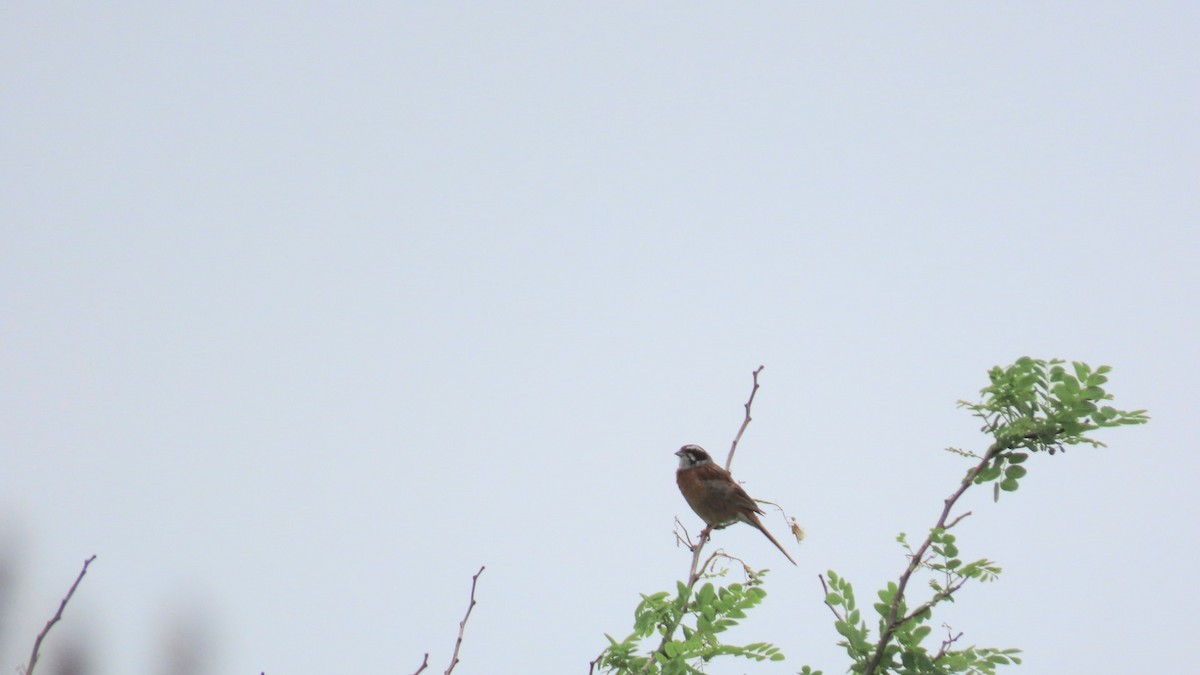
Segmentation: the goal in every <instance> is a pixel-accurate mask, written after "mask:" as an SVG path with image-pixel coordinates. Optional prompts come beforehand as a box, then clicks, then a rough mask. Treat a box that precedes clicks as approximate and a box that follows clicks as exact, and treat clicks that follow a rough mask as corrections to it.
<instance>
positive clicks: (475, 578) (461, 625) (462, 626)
mask: <svg viewBox="0 0 1200 675" xmlns="http://www.w3.org/2000/svg"><path fill="white" fill-rule="evenodd" d="M485 569H487V568H486V567H484V566H482V565H481V566H480V567H479V571H478V572H476V573H475V576H473V577H471V604H469V605H467V613H466V614H464V615H463V620H462V621H460V622H459V623H458V639H457V640H455V641H454V655H453V656H451V657H450V667H449V668H447V669H446V673H445V675H450V673H451V672H453V671H454V666H457V665H458V650H459V648H461V647H462V641H463V631H465V630H466V629H467V619H469V618H471V610H472V609H475V584H477V583H479V575H480V574H483V571H484V570H485ZM422 667H423V666H422ZM417 672H421V671H417Z"/></svg>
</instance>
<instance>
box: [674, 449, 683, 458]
mask: <svg viewBox="0 0 1200 675" xmlns="http://www.w3.org/2000/svg"><path fill="white" fill-rule="evenodd" d="M675 456H676V457H682V456H683V451H682V450H676V451H675Z"/></svg>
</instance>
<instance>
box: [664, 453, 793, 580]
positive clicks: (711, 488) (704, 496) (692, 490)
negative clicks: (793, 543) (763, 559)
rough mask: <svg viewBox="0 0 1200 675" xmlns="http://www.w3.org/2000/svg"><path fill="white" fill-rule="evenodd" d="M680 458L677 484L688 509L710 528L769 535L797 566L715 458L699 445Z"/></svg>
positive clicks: (751, 500)
mask: <svg viewBox="0 0 1200 675" xmlns="http://www.w3.org/2000/svg"><path fill="white" fill-rule="evenodd" d="M675 454H676V455H678V456H679V469H677V470H676V471H675V482H676V483H677V484H678V485H679V491H680V492H682V493H683V498H684V499H686V500H687V503H688V506H690V507H692V510H693V511H695V512H696V515H698V516H700V519H701V520H703V521H704V522H705V523H707V524H708V525H710V526H712V527H715V528H717V529H721V528H723V527H725V526H726V525H732V524H733V523H737V522H742V523H746V524H747V525H751V526H753V527H755V528H757V529H758V531H759V532H762V533H763V534H765V535H767V539H770V540H771V543H772V544H775V546H776V548H778V549H779V550H780V551H781V552H782V553H783V555H784V556H785V557H786V558H787V559H788V562H790V563H792V564H793V565H795V564H796V561H795V560H792V556H790V555H788V552H787V551H786V550H785V549H784V548H783V545H782V544H780V543H779V542H778V541H776V540H775V537H772V536H771V533H770V532H767V528H765V527H763V524H762V521H761V520H759V519H758V514H761V513H763V510H762V509H760V508H758V504H756V503H755V501H754V500H753V499H751V498H750V495H748V494H746V491H745V490H743V489H742V486H741V485H738V484H737V483H736V482H735V481H734V480H733V476H731V475H729V472H728V471H726V470H725V469H723V468H721V467H720V466H718V465H717V464H716V463H715V462H713V461H712V457H709V456H708V453H707V452H705V451H704V448H702V447H700V446H698V445H685V446H683V447H682V448H680V449H679V451H678V452H676V453H675Z"/></svg>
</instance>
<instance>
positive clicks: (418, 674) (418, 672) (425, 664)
mask: <svg viewBox="0 0 1200 675" xmlns="http://www.w3.org/2000/svg"><path fill="white" fill-rule="evenodd" d="M428 667H429V652H425V660H424V661H422V662H421V667H420V668H417V670H416V671H415V672H413V675H421V671H422V670H425V669H426V668H428Z"/></svg>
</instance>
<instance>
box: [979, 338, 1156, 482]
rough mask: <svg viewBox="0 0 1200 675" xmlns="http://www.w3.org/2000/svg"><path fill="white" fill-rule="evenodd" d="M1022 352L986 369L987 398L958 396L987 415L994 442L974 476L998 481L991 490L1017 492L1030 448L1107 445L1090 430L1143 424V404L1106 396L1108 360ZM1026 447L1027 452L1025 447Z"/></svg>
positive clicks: (988, 431) (985, 429)
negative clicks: (1129, 405) (1094, 363)
mask: <svg viewBox="0 0 1200 675" xmlns="http://www.w3.org/2000/svg"><path fill="white" fill-rule="evenodd" d="M1065 363H1066V362H1065V361H1063V360H1062V359H1050V360H1043V359H1033V358H1030V357H1028V356H1023V357H1021V358H1019V359H1017V361H1016V362H1015V363H1013V364H1012V365H1010V366H1007V367H1003V368H1002V367H1000V366H996V367H994V368H992V369H991V370H990V371H988V379H989V380H990V381H991V383H990V384H989V385H988V386H986V387H984V388H983V389H982V390H980V393H981V394H983V400H981V401H978V402H976V403H969V402H967V401H959V402H958V405H959V407H961V408H966V409H967V410H970V411H971V413H972V414H973V415H974V416H975V417H978V418H980V419H982V420H983V422H984V424H983V427H982V431H983V432H984V433H986V434H988V435H990V436H991V437H992V438H993V439H994V440H995V442H994V443H993V444H992V447H991V448H990V449H989V451H988V458H989V461H988V463H987V465H986V466H984V467H983V468H982V469H981V470H979V471H978V472H977V473H976V474H975V475H974V476H973V477H972V478H973V480H974V482H975V483H976V484H982V483H989V482H993V481H995V482H996V486H995V488H994V490H993V494H994V495H995V497H996V498H999V496H1000V492H1001V491H1005V492H1015V491H1016V490H1017V487H1018V485H1019V482H1020V479H1021V478H1023V477H1025V475H1026V473H1027V470H1026V468H1025V467H1024V466H1021V465H1022V464H1023V463H1024V462H1025V460H1027V459H1028V458H1029V454H1028V453H1029V452H1043V451H1044V452H1047V453H1048V454H1051V455H1053V454H1055V453H1056V452H1059V451H1063V450H1065V449H1066V446H1068V445H1080V444H1087V445H1091V446H1092V447H1103V446H1104V444H1103V443H1101V442H1100V441H1098V440H1096V439H1094V438H1092V437H1090V436H1088V435H1086V434H1088V433H1090V432H1092V431H1095V430H1096V429H1100V428H1103V427H1116V426H1124V425H1130V424H1145V423H1146V422H1147V421H1148V420H1149V419H1150V418H1149V417H1148V416H1147V415H1146V411H1145V410H1132V411H1125V410H1117V409H1116V408H1114V407H1112V406H1110V405H1103V402H1104V401H1109V400H1111V399H1112V394H1110V393H1108V392H1107V391H1106V390H1105V389H1104V385H1105V384H1106V383H1107V382H1108V373H1109V372H1110V371H1111V370H1112V368H1110V367H1109V366H1100V367H1098V368H1096V369H1094V370H1093V369H1092V367H1091V366H1089V365H1088V364H1086V363H1080V362H1078V361H1074V362H1072V363H1071V364H1070V368H1068V367H1067V366H1066V365H1064V364H1065ZM1025 451H1028V452H1025Z"/></svg>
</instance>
